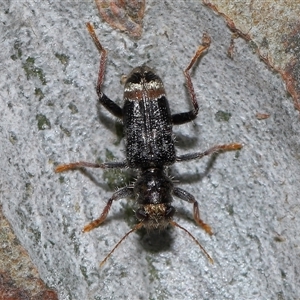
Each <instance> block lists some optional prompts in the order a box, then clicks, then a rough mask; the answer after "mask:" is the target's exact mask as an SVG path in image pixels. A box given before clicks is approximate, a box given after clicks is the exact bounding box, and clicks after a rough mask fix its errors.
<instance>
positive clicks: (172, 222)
mask: <svg viewBox="0 0 300 300" xmlns="http://www.w3.org/2000/svg"><path fill="white" fill-rule="evenodd" d="M170 224H171V225H172V226H174V227H178V228H180V229H182V230H183V231H185V232H186V233H187V234H188V235H189V236H190V237H191V238H192V239H193V240H194V242H195V243H196V244H197V245H198V246H199V247H200V249H201V250H202V251H203V252H204V254H205V255H206V257H207V258H208V260H209V262H210V263H211V264H213V263H214V260H213V259H212V258H211V256H210V255H209V254H208V252H207V251H206V250H205V249H204V247H203V246H202V245H201V244H200V243H199V242H198V241H197V239H196V238H195V237H194V236H193V235H192V234H191V233H190V232H189V231H188V230H187V229H185V228H184V227H182V226H180V225H179V224H178V223H176V222H175V221H173V220H170Z"/></svg>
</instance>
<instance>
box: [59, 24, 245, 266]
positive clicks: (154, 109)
mask: <svg viewBox="0 0 300 300" xmlns="http://www.w3.org/2000/svg"><path fill="white" fill-rule="evenodd" d="M87 29H88V31H89V33H90V35H91V37H92V39H93V41H94V43H95V45H96V47H97V49H98V50H99V53H100V68H99V73H98V81H97V87H96V91H97V94H98V98H99V102H100V103H101V104H102V105H103V106H104V107H105V108H106V109H107V110H108V111H109V112H110V113H111V114H112V115H114V116H115V117H117V118H119V119H120V120H122V121H123V126H124V135H125V139H126V146H125V147H126V149H125V151H126V159H125V160H124V161H122V162H106V163H102V164H96V163H88V162H82V161H80V162H75V163H69V164H63V165H59V166H57V167H56V169H55V171H56V172H64V171H67V170H73V169H78V168H84V167H90V168H101V169H109V168H111V169H116V168H119V169H120V168H131V169H135V170H136V171H137V172H138V177H137V180H136V181H135V182H134V183H133V184H132V185H131V186H126V187H123V188H121V189H119V190H117V191H116V192H115V193H114V194H113V195H112V196H111V198H110V199H109V200H108V202H107V204H106V206H105V207H104V209H103V211H102V214H101V215H100V217H99V218H98V219H96V220H94V221H92V222H91V223H89V224H87V225H86V226H85V227H84V229H83V231H84V232H87V231H90V230H92V229H94V228H95V227H98V226H99V225H100V224H102V223H103V222H104V221H105V219H106V217H107V214H108V212H109V210H110V207H111V205H112V203H113V201H115V200H119V199H123V198H132V199H134V200H135V205H136V210H135V215H136V218H137V220H138V221H139V222H138V224H137V225H135V226H134V227H133V228H132V229H131V230H130V231H129V232H127V233H126V234H125V235H124V237H123V238H122V239H121V240H120V241H119V242H118V243H117V244H116V246H115V247H114V248H113V249H112V250H111V251H110V252H109V254H108V255H107V256H106V257H105V258H104V260H103V261H102V262H101V265H102V264H103V263H104V262H105V261H106V260H107V259H108V257H109V256H110V255H111V254H112V253H113V252H114V250H115V249H116V248H117V247H118V246H119V245H120V243H121V242H122V241H123V240H124V239H125V238H126V237H127V236H128V235H129V234H130V233H132V232H134V231H135V230H137V229H140V228H141V227H143V226H144V227H145V228H146V229H148V230H152V229H164V228H165V227H167V226H168V225H169V224H170V225H172V226H176V227H178V228H180V229H182V230H184V231H185V232H186V233H187V234H188V235H189V236H190V237H191V238H192V239H193V240H194V241H195V242H196V243H197V244H198V246H199V247H200V248H201V249H202V250H203V252H204V253H205V255H206V256H207V257H208V259H209V260H210V261H211V262H213V260H212V258H211V257H210V255H209V254H208V253H207V252H206V251H205V249H204V248H203V247H202V246H201V245H200V243H199V242H198V241H197V240H196V239H195V237H194V236H193V235H192V234H191V233H190V232H189V231H188V230H186V229H185V228H183V227H182V226H180V225H179V224H178V223H176V222H175V221H174V220H173V216H174V214H175V211H176V210H175V208H174V207H173V206H172V201H173V196H175V197H177V198H180V199H182V200H184V201H187V202H189V203H191V204H193V215H194V220H195V222H196V223H197V224H198V225H199V226H201V227H202V228H203V229H204V230H205V231H206V232H207V233H208V234H212V230H211V228H210V226H209V225H207V224H206V223H205V222H204V221H202V220H201V218H200V213H199V207H198V202H197V201H196V199H195V197H194V196H193V195H192V194H190V193H189V192H187V191H185V190H183V189H181V188H179V187H177V186H175V185H174V183H173V182H172V180H171V178H170V177H168V175H167V168H168V167H169V166H171V165H173V164H174V163H176V162H184V161H189V160H194V159H199V158H202V157H203V156H207V155H210V154H213V153H219V152H224V151H230V150H239V149H241V148H242V145H241V144H240V143H231V144H225V145H216V146H214V147H212V148H210V149H208V150H206V151H204V152H196V153H189V154H184V155H176V150H175V146H174V139H173V132H172V127H173V125H181V124H184V123H187V122H190V121H192V120H194V119H195V118H196V116H197V114H198V110H199V107H198V103H197V100H196V94H195V91H194V87H193V83H192V80H191V77H190V73H189V71H190V69H191V68H192V67H193V65H194V64H195V62H196V61H197V59H198V58H199V57H200V56H201V55H202V54H203V53H204V52H205V51H206V50H207V49H208V48H209V45H210V37H209V36H208V35H206V34H204V35H203V40H202V45H200V46H199V48H198V50H197V51H196V53H195V55H194V56H193V58H192V59H191V61H190V63H189V65H188V66H187V67H186V69H185V70H184V75H185V79H186V83H187V88H188V92H189V95H190V98H191V104H192V110H190V111H187V112H181V113H177V114H171V113H170V108H169V103H168V101H167V98H166V93H165V89H164V86H163V83H162V80H161V79H160V78H159V77H158V76H157V75H156V74H155V73H154V71H153V70H152V69H150V68H148V67H146V66H140V67H137V68H135V69H133V70H132V71H131V73H130V74H129V75H128V76H127V80H126V83H125V87H124V106H123V108H121V107H120V106H118V105H117V104H116V103H115V102H113V101H112V100H110V99H109V98H108V97H107V96H106V95H105V94H104V93H103V92H102V83H103V79H104V73H105V64H106V58H107V52H106V50H105V49H104V48H103V47H102V45H101V44H100V41H99V40H98V38H97V36H96V34H95V31H94V28H93V27H92V25H91V24H90V23H87Z"/></svg>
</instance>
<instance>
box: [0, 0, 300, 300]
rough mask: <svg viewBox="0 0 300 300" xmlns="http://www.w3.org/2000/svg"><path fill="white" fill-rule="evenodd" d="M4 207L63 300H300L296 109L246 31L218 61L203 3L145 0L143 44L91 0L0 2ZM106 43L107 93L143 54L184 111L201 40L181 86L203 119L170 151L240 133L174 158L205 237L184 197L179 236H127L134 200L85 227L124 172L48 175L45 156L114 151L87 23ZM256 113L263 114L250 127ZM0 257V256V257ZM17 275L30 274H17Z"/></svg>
mask: <svg viewBox="0 0 300 300" xmlns="http://www.w3.org/2000/svg"><path fill="white" fill-rule="evenodd" d="M0 7H1V10H0V15H1V17H0V19H1V25H0V36H1V46H2V47H1V52H0V69H1V72H0V76H1V77H0V78H1V79H0V105H1V107H0V138H1V142H0V153H1V165H0V167H1V168H0V170H1V173H2V174H1V183H0V191H1V203H2V205H3V210H4V214H5V216H6V217H7V218H8V220H9V222H10V223H11V224H12V226H13V229H14V231H15V233H16V235H17V236H18V238H19V239H20V241H21V243H22V245H23V246H24V248H25V249H26V250H27V251H28V252H29V254H30V256H31V258H32V260H33V262H34V263H35V265H36V266H37V268H38V270H39V272H40V275H41V278H42V279H43V280H44V281H45V282H46V283H47V284H48V286H49V287H53V288H55V289H56V290H57V291H58V294H59V297H60V299H67V300H70V299H77V300H79V299H95V300H96V299H128V298H130V299H278V300H283V299H299V298H300V291H299V286H300V274H299V273H300V248H299V246H300V236H299V227H300V220H299V217H300V206H299V196H300V191H299V190H300V189H299V179H300V167H299V164H300V138H299V126H300V121H299V113H298V112H297V111H295V110H294V106H293V103H292V100H291V98H290V97H289V96H288V95H287V93H286V92H285V89H284V85H283V82H282V80H281V78H280V76H279V75H277V74H274V73H272V72H271V71H270V70H269V69H268V68H267V67H266V66H265V65H264V64H263V63H262V62H261V61H259V59H258V57H257V56H256V55H255V54H254V53H253V51H252V49H251V47H250V46H249V44H247V43H246V42H245V41H243V40H242V39H238V40H236V41H235V47H236V48H235V52H234V57H233V59H230V58H228V57H227V49H228V47H229V45H230V38H231V32H230V31H229V30H228V29H227V28H226V25H225V22H224V21H223V20H222V19H221V18H220V17H218V16H216V15H215V14H214V13H213V12H212V11H211V10H209V9H208V8H206V7H204V6H203V5H202V4H201V2H200V1H196V0H194V1H170V0H165V1H154V0H152V1H147V6H146V13H145V18H144V33H143V35H142V38H141V39H140V40H132V39H130V38H129V37H128V36H127V35H126V34H124V33H121V32H120V31H118V30H113V29H112V28H111V27H109V25H107V24H106V23H104V22H103V21H102V20H101V19H100V18H99V14H98V11H97V8H96V5H95V3H94V1H92V0H90V1H88V0H84V1H52V0H48V1H37V0H36V1H34V0H30V1H25V0H21V1H10V0H2V2H1V4H0ZM87 21H90V22H93V24H94V26H95V27H96V32H97V35H98V36H99V38H100V40H101V42H102V44H103V45H104V46H105V47H106V49H107V50H108V51H109V54H108V63H107V72H106V76H105V83H104V90H105V93H106V94H107V95H108V96H109V97H111V98H112V99H114V100H116V102H118V103H120V104H121V103H122V94H123V90H122V89H123V87H122V85H121V84H120V79H121V77H122V75H124V74H128V73H129V72H130V71H131V69H132V68H133V67H135V66H138V65H141V64H144V63H146V64H147V65H148V66H150V67H152V68H154V69H155V70H156V71H157V73H158V74H159V75H160V76H161V77H162V78H163V81H164V84H165V87H166V92H167V95H168V98H169V101H170V105H171V110H172V112H180V111H185V110H188V109H189V107H190V106H189V99H188V95H187V91H186V89H185V81H184V76H183V73H182V70H183V68H184V67H185V66H186V65H187V63H188V62H189V60H190V58H191V57H192V55H193V54H194V52H195V50H196V48H197V46H198V44H199V43H200V42H201V37H202V34H203V32H206V33H208V34H209V35H210V36H211V38H212V45H211V47H210V49H209V51H208V53H207V55H205V57H203V59H202V60H201V62H200V63H199V64H197V66H196V67H195V68H194V69H193V72H192V79H193V83H194V86H195V89H196V92H197V96H198V101H199V105H200V112H199V116H198V118H197V119H196V120H195V122H193V123H191V124H187V125H182V126H178V127H175V128H174V131H175V134H176V136H177V146H178V153H188V152H194V151H202V150H206V149H208V148H209V147H211V146H213V145H215V144H220V143H229V142H241V143H243V144H244V148H243V149H242V150H241V151H240V152H239V153H234V152H231V153H224V154H221V155H219V156H217V157H215V158H204V159H202V160H199V161H193V162H188V163H182V164H179V163H178V164H176V165H174V166H173V167H172V168H171V170H170V173H171V174H172V176H174V177H175V179H176V181H178V184H179V185H180V187H182V188H184V189H186V190H187V191H189V192H191V193H193V194H194V195H195V196H196V198H197V199H198V201H199V205H200V208H201V215H202V218H203V219H204V220H205V221H206V222H207V223H208V224H210V225H211V227H212V228H213V230H214V233H215V235H214V236H212V237H210V236H208V235H207V234H205V232H204V231H203V230H202V229H201V228H198V227H197V226H196V225H195V223H194V221H193V219H192V205H190V204H188V203H184V202H183V201H181V200H178V199H174V206H176V208H177V209H178V214H177V215H176V217H175V220H176V221H178V223H179V224H181V225H182V226H184V227H185V228H187V229H188V230H190V231H191V233H193V234H194V235H195V237H196V238H197V239H198V240H199V241H200V242H201V244H202V245H203V246H204V247H205V248H206V250H207V251H208V252H209V253H210V255H211V256H212V257H213V259H214V261H215V263H214V265H211V264H209V262H208V260H207V259H206V258H205V256H204V255H203V253H202V252H201V251H200V249H199V248H198V246H197V245H196V244H195V243H194V242H193V241H192V240H191V239H190V237H189V236H187V235H186V234H185V233H184V232H182V231H180V230H179V229H170V230H168V231H167V232H164V233H162V234H161V235H160V236H159V235H150V236H148V235H147V234H146V233H144V232H142V233H133V234H132V235H131V236H130V237H128V238H127V240H126V241H124V242H123V244H122V245H121V246H120V247H119V248H118V249H117V250H116V252H115V253H114V254H113V255H112V256H111V257H110V258H109V260H108V261H107V263H106V264H105V265H104V267H103V268H99V262H100V261H101V260H102V259H103V258H104V257H105V255H106V254H107V253H108V252H109V251H110V250H111V249H112V247H113V246H114V245H115V243H116V242H117V241H119V240H120V238H121V237H122V236H123V235H124V234H125V232H127V231H128V230H129V229H130V228H131V227H132V225H133V222H132V219H133V214H132V211H131V203H130V201H129V202H127V201H126V200H122V201H119V202H116V203H114V204H113V207H112V209H111V212H110V214H109V217H108V219H107V222H105V224H103V226H101V227H99V228H97V229H95V230H93V231H92V232H90V233H86V234H83V233H82V232H81V229H82V228H83V226H84V225H85V224H87V223H88V222H90V220H92V219H93V218H96V217H98V216H99V214H100V213H101V211H102V209H103V207H104V205H105V202H106V200H107V199H108V198H109V197H110V195H111V194H112V193H113V191H114V190H115V189H116V188H117V187H118V186H122V185H124V184H125V182H126V180H127V176H125V175H124V174H128V173H126V171H124V172H121V173H120V172H114V171H112V172H103V171H102V170H87V171H86V172H79V171H75V172H67V173H63V174H55V173H54V172H53V169H54V167H55V165H56V163H61V162H70V161H78V160H86V161H91V162H94V161H96V160H97V159H98V160H102V161H105V160H109V159H110V160H111V159H118V160H122V159H123V158H124V153H123V150H122V149H123V146H124V141H123V140H121V139H120V133H119V131H120V126H119V125H118V124H116V122H115V120H114V118H113V117H112V116H111V115H110V114H109V113H108V112H107V111H106V110H104V109H103V108H101V107H100V108H99V107H97V96H96V92H95V82H96V78H97V72H98V63H99V54H98V52H97V49H96V48H95V46H94V44H93V42H92V40H91V38H90V36H89V34H88V32H87V30H86V27H85V23H86V22H87ZM256 113H268V114H270V117H269V118H268V119H265V120H258V119H257V118H256ZM0 259H1V258H0ZM25 275H26V274H25Z"/></svg>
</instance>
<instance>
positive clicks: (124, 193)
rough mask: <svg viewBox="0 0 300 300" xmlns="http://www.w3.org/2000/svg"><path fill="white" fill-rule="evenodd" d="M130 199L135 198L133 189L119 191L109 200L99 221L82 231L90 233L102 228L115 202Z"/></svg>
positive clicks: (88, 225)
mask: <svg viewBox="0 0 300 300" xmlns="http://www.w3.org/2000/svg"><path fill="white" fill-rule="evenodd" d="M129 197H133V188H129V187H124V188H122V189H119V190H118V191H116V192H115V193H114V194H113V195H112V196H111V198H110V199H109V200H108V202H107V204H106V205H105V207H104V209H103V211H102V214H101V215H100V217H99V218H98V219H96V220H94V221H92V222H91V223H89V224H87V225H85V226H84V228H83V230H82V231H83V232H88V231H91V230H93V229H94V228H96V227H98V226H100V225H101V224H102V223H103V222H104V221H105V219H106V217H107V214H108V212H109V210H110V207H111V205H112V203H113V201H115V200H120V199H124V198H129Z"/></svg>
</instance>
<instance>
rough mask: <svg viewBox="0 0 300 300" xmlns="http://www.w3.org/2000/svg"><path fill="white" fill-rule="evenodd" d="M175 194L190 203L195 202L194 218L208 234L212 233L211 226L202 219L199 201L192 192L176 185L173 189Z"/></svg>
mask: <svg viewBox="0 0 300 300" xmlns="http://www.w3.org/2000/svg"><path fill="white" fill-rule="evenodd" d="M173 195H174V196H176V197H178V198H180V199H182V200H184V201H187V202H189V203H193V204H194V207H193V214H194V220H195V221H196V223H197V224H198V225H199V226H201V227H202V228H203V229H204V230H205V231H206V232H207V233H208V234H210V235H211V234H213V233H212V230H211V228H210V226H209V225H207V224H206V223H204V221H202V220H201V218H200V212H199V205H198V202H197V201H196V199H195V197H194V196H193V195H192V194H190V193H189V192H187V191H185V190H183V189H181V188H179V187H175V188H174V189H173Z"/></svg>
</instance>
